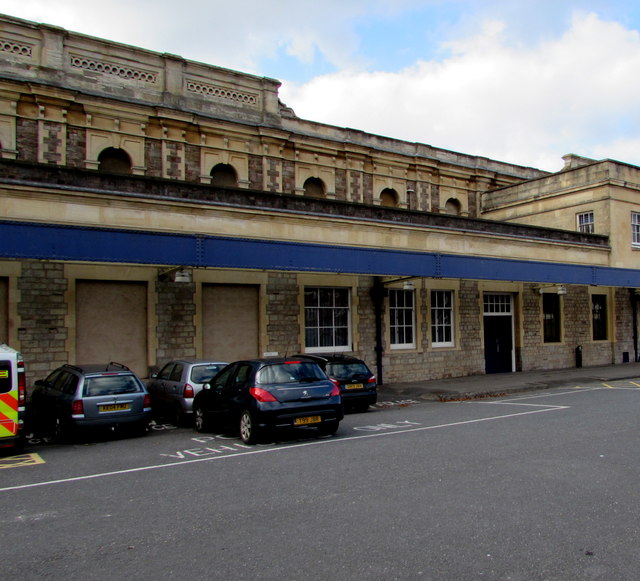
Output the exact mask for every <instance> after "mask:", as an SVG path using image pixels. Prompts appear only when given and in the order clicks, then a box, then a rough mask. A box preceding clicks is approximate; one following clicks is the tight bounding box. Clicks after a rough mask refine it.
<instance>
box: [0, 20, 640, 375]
mask: <svg viewBox="0 0 640 581" xmlns="http://www.w3.org/2000/svg"><path fill="white" fill-rule="evenodd" d="M278 87H279V83H278V82H277V81H275V80H273V79H267V78H261V77H256V76H252V75H246V74H243V73H239V72H236V71H230V70H226V69H221V68H218V67H214V66H209V65H204V64H201V63H195V62H191V61H187V60H185V59H182V58H180V57H178V56H175V55H169V54H158V53H155V52H150V51H146V50H142V49H140V48H136V47H131V46H126V45H122V44H117V43H113V42H109V41H106V40H102V39H96V38H92V37H88V36H84V35H81V34H77V33H73V32H69V31H66V30H63V29H60V28H57V27H52V26H47V25H43V24H35V23H31V22H27V21H24V20H19V19H15V18H12V17H6V16H0V210H1V217H0V341H6V342H8V343H10V344H12V345H14V346H16V347H19V348H20V349H21V350H22V351H23V353H24V354H25V357H26V359H27V360H28V362H29V368H30V370H31V375H32V377H34V376H35V377H40V376H42V375H44V374H46V373H47V372H48V371H49V370H51V369H52V368H54V367H55V366H57V365H59V364H61V363H66V362H71V363H74V362H82V361H84V362H87V361H106V360H116V361H121V362H123V363H126V364H128V365H130V366H131V367H132V368H133V369H134V370H136V371H137V372H138V373H140V375H142V376H145V375H146V374H147V373H148V371H149V369H150V368H152V367H154V366H159V365H162V364H163V363H164V362H166V361H167V360H168V359H170V358H173V357H188V356H210V357H215V358H217V359H226V360H233V359H238V358H242V357H254V356H258V355H265V354H266V355H269V354H285V353H293V352H300V351H306V352H345V353H352V354H356V355H358V356H361V357H363V358H364V359H365V360H366V361H367V362H368V363H369V364H370V366H371V367H372V368H374V369H376V370H377V373H378V375H379V376H380V379H382V381H383V382H398V381H410V380H417V379H432V378H441V377H451V376H464V375H470V374H478V373H493V372H503V371H519V370H526V369H534V368H541V367H567V366H572V365H575V364H576V348H581V351H580V353H581V354H582V355H583V360H584V364H585V365H589V364H605V363H607V364H608V363H622V362H624V361H628V360H633V359H637V357H638V352H637V351H638V340H637V323H638V314H637V303H636V295H637V289H638V288H640V271H639V270H638V268H637V256H638V255H637V254H635V252H636V251H638V250H640V219H639V218H638V216H640V204H638V200H637V195H638V193H637V187H638V184H639V183H640V181H638V179H637V178H638V172H639V171H640V169H639V168H635V167H632V166H627V165H625V164H620V163H617V162H612V161H603V162H595V161H592V160H585V159H583V158H579V157H578V156H568V157H567V167H566V168H565V169H564V170H563V171H561V172H558V173H554V174H549V173H548V172H543V171H540V170H537V169H534V168H528V167H521V166H517V165H513V164H508V163H502V162H500V161H496V160H492V159H487V158H482V157H477V156H472V155H465V154H462V153H456V152H452V151H447V150H444V149H438V148H436V147H432V146H429V145H425V144H420V143H408V142H405V141H400V140H395V139H392V138H387V137H381V136H377V135H371V134H367V133H365V132H362V131H357V130H353V129H345V128H340V127H333V126H329V125H325V124H320V123H316V122H313V121H309V120H305V119H301V118H299V117H297V116H296V115H295V113H294V111H292V110H291V109H290V108H288V107H287V106H286V105H284V104H283V103H281V102H280V100H279V98H278ZM634 220H635V221H634ZM625 237H626V238H625Z"/></svg>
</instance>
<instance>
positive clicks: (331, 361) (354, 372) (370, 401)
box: [296, 354, 378, 411]
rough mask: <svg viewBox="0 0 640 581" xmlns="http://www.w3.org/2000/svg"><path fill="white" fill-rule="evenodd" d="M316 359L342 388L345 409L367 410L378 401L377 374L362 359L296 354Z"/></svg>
mask: <svg viewBox="0 0 640 581" xmlns="http://www.w3.org/2000/svg"><path fill="white" fill-rule="evenodd" d="M296 357H301V358H302V357H304V358H307V359H311V360H312V361H315V362H316V363H318V365H320V367H322V369H323V371H324V372H325V373H326V374H327V376H328V377H329V379H330V380H331V381H332V382H333V383H335V385H337V386H338V387H339V388H340V395H341V396H342V403H343V404H344V407H345V409H348V410H354V411H366V410H367V408H368V407H369V406H370V405H374V404H375V403H376V402H377V401H378V390H377V388H378V384H377V382H376V376H375V375H374V374H373V373H372V372H371V370H370V369H369V368H368V367H367V364H366V363H365V362H364V361H362V360H361V359H357V358H356V357H351V356H349V355H340V354H334V355H296Z"/></svg>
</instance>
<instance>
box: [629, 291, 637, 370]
mask: <svg viewBox="0 0 640 581" xmlns="http://www.w3.org/2000/svg"><path fill="white" fill-rule="evenodd" d="M637 293H638V291H637V290H636V289H634V288H630V289H629V298H630V299H631V312H632V313H633V355H634V359H633V360H634V361H635V362H638V361H640V359H638V294H637Z"/></svg>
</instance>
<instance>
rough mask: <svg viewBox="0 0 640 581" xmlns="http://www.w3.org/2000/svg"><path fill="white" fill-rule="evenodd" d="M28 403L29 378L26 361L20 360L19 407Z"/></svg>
mask: <svg viewBox="0 0 640 581" xmlns="http://www.w3.org/2000/svg"><path fill="white" fill-rule="evenodd" d="M26 401H27V376H26V374H25V372H24V361H22V360H18V405H24V404H25V402H26Z"/></svg>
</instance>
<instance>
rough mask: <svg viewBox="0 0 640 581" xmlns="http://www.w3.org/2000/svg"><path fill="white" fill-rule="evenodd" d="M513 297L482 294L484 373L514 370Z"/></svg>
mask: <svg viewBox="0 0 640 581" xmlns="http://www.w3.org/2000/svg"><path fill="white" fill-rule="evenodd" d="M513 343H514V341H513V297H512V296H511V295H510V294H498V293H495V294H488V293H487V294H485V295H484V360H485V372H486V373H509V372H512V371H513V370H514V355H515V354H514V349H513Z"/></svg>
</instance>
